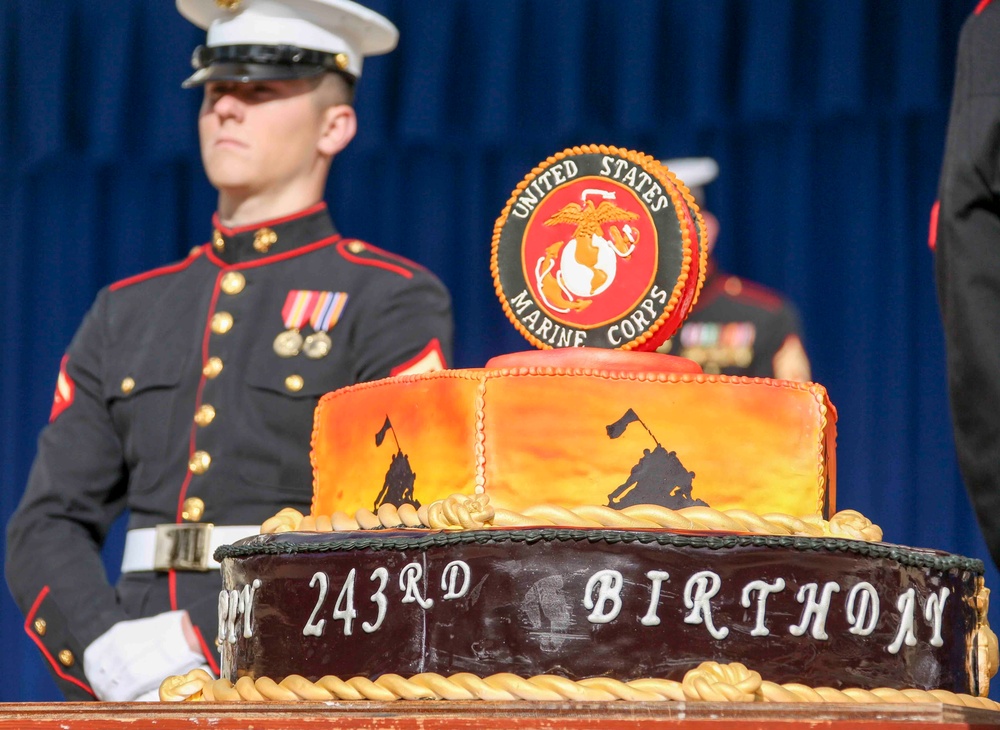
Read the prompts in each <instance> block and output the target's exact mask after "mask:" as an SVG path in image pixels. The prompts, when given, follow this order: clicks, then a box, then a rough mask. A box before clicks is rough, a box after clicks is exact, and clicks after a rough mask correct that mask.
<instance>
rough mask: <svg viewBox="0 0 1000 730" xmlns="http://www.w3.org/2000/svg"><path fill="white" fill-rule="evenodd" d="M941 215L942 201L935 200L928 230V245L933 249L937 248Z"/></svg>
mask: <svg viewBox="0 0 1000 730" xmlns="http://www.w3.org/2000/svg"><path fill="white" fill-rule="evenodd" d="M940 215H941V201H940V200H935V201H934V206H933V207H932V208H931V224H930V230H929V231H928V232H927V245H928V246H929V247H930V249H931V251H936V250H937V229H938V217H939V216H940Z"/></svg>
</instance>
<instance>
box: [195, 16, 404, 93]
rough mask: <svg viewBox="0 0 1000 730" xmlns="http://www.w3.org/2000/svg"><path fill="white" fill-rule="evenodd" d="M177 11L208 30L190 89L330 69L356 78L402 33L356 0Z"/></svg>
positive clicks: (282, 77) (279, 77) (197, 57)
mask: <svg viewBox="0 0 1000 730" xmlns="http://www.w3.org/2000/svg"><path fill="white" fill-rule="evenodd" d="M177 9H178V10H179V11H180V13H181V15H183V16H184V17H185V18H187V19H188V20H190V21H191V22H192V23H194V24H195V25H197V26H198V27H199V28H204V29H206V30H207V31H208V33H207V37H206V41H205V45H203V46H198V48H197V49H196V50H195V52H194V55H193V57H192V59H191V62H192V65H193V66H194V68H195V73H194V74H193V75H192V76H191V77H190V78H188V79H187V80H186V81H185V82H184V86H185V87H191V86H201V85H202V84H204V83H206V82H208V81H242V82H247V81H253V80H261V79H290V78H305V77H310V76H318V75H319V74H322V73H325V72H336V73H342V74H344V75H346V76H348V77H350V78H352V79H356V78H358V77H359V76H360V75H361V65H362V62H363V60H364V57H365V56H376V55H379V54H382V53H388V52H389V51H391V50H392V49H393V48H395V47H396V42H397V41H398V39H399V31H398V30H397V29H396V26H395V25H393V24H392V22H390V21H389V20H388V19H387V18H385V17H384V16H382V15H380V14H378V13H376V12H375V11H374V10H371V9H369V8H366V7H365V6H363V5H360V4H358V3H356V2H352V0H177Z"/></svg>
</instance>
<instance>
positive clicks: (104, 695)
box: [83, 611, 205, 702]
mask: <svg viewBox="0 0 1000 730" xmlns="http://www.w3.org/2000/svg"><path fill="white" fill-rule="evenodd" d="M197 647H198V641H197V639H196V638H195V635H194V630H193V628H192V626H191V619H190V618H189V617H188V613H187V611H168V612H166V613H161V614H159V615H157V616H150V617H149V618H140V619H135V620H132V621H120V622H119V623H116V624H115V625H114V626H112V627H111V628H110V629H108V630H107V631H105V632H104V633H103V634H101V635H100V636H99V637H97V639H95V640H94V642H93V643H92V644H91V645H90V646H88V647H87V648H86V649H85V650H84V652H83V671H84V672H85V673H86V675H87V679H88V680H89V681H90V686H91V688H92V689H93V690H94V694H96V695H97V698H98V699H99V700H104V701H106V702H131V701H148V700H156V699H158V692H159V687H160V683H162V682H163V680H164V679H166V678H167V677H169V676H171V675H175V674H186V673H187V672H189V671H191V670H192V669H196V668H198V667H201V666H203V665H204V664H205V656H204V655H203V654H202V653H201V652H200V651H198V648H197Z"/></svg>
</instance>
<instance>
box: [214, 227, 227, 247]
mask: <svg viewBox="0 0 1000 730" xmlns="http://www.w3.org/2000/svg"><path fill="white" fill-rule="evenodd" d="M212 247H213V248H214V249H215V250H216V251H222V250H223V249H225V248H226V239H224V238H223V237H222V234H221V233H219V232H218V231H212Z"/></svg>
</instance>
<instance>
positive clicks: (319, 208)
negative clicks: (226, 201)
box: [209, 202, 337, 265]
mask: <svg viewBox="0 0 1000 730" xmlns="http://www.w3.org/2000/svg"><path fill="white" fill-rule="evenodd" d="M212 226H213V230H212V241H211V243H210V244H209V246H210V248H211V250H212V253H213V254H215V256H216V257H217V258H219V259H220V260H221V261H222V262H223V263H225V264H229V265H233V264H242V263H247V262H253V261H265V260H266V259H268V258H270V257H272V256H277V255H280V254H287V253H289V252H291V251H294V250H295V249H297V248H301V247H302V246H306V245H308V244H310V243H315V242H316V241H320V240H323V239H327V238H330V237H331V236H335V235H337V229H336V228H334V226H333V221H332V220H330V213H329V211H328V210H327V207H326V203H322V202H320V203H317V204H316V205H314V206H312V207H310V208H306V209H305V210H300V211H299V212H298V213H293V214H291V215H288V216H284V217H282V218H275V219H274V220H267V221H261V222H259V223H254V224H252V225H248V226H238V227H236V228H227V227H226V226H224V225H222V222H221V221H220V220H219V214H218V213H215V214H214V215H213V216H212Z"/></svg>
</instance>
